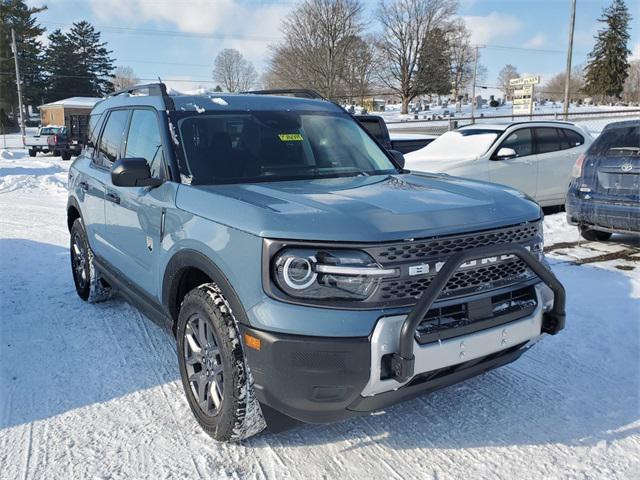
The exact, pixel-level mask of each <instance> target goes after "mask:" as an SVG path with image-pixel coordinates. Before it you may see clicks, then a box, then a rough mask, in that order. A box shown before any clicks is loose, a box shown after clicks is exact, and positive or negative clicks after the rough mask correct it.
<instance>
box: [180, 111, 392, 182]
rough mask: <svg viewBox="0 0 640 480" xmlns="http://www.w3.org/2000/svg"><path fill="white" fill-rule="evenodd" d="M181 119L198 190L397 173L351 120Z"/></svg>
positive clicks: (308, 116)
mask: <svg viewBox="0 0 640 480" xmlns="http://www.w3.org/2000/svg"><path fill="white" fill-rule="evenodd" d="M178 118H179V119H178V121H177V123H178V130H179V132H180V140H181V142H180V143H181V146H182V149H183V154H184V157H185V159H186V163H187V167H188V170H189V172H190V175H191V183H192V184H193V185H212V184H221V183H241V182H243V183H244V182H264V181H278V180H297V179H311V178H327V177H340V176H357V175H378V174H388V173H396V172H397V170H396V168H395V166H394V165H393V163H392V162H391V161H390V160H389V158H388V157H387V156H386V154H385V153H384V152H383V151H382V150H381V149H380V147H378V145H377V144H376V143H375V142H374V141H373V140H371V138H370V137H369V136H368V135H367V134H366V133H365V132H364V131H363V130H362V128H361V127H360V126H359V125H358V124H357V123H356V121H355V120H353V119H352V118H351V117H348V116H346V115H340V114H337V115H332V114H326V113H310V112H298V113H297V112H284V111H275V112H251V113H237V114H232V113H225V114H210V115H209V114H199V115H190V116H187V117H183V116H182V115H178Z"/></svg>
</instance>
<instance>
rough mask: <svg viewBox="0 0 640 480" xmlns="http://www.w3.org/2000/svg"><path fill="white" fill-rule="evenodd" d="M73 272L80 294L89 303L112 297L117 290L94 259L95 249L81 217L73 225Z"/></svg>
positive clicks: (71, 251)
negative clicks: (99, 269)
mask: <svg viewBox="0 0 640 480" xmlns="http://www.w3.org/2000/svg"><path fill="white" fill-rule="evenodd" d="M69 248H70V254H71V272H72V274H73V283H74V284H75V286H76V292H77V293H78V296H79V297H80V298H82V299H83V300H85V301H87V302H89V303H97V302H103V301H105V300H108V299H110V298H111V297H112V296H113V295H114V293H115V290H114V289H113V288H112V287H111V286H110V285H109V284H108V283H107V282H106V281H105V280H104V279H103V278H102V276H101V275H100V273H99V272H98V270H96V268H95V265H94V261H93V251H92V250H91V247H90V246H89V242H88V240H87V233H86V231H85V229H84V224H83V223H82V219H81V218H76V220H75V221H74V222H73V226H72V227H71V243H70V247H69Z"/></svg>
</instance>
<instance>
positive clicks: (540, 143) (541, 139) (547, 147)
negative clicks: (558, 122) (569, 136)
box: [534, 127, 564, 153]
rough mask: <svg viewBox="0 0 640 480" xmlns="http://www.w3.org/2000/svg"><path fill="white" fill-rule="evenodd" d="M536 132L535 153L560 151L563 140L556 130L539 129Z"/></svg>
mask: <svg viewBox="0 0 640 480" xmlns="http://www.w3.org/2000/svg"><path fill="white" fill-rule="evenodd" d="M534 130H535V132H536V153H550V152H557V151H558V150H562V147H563V143H564V138H561V137H560V135H559V133H560V132H559V131H558V129H557V128H548V127H539V128H535V129H534Z"/></svg>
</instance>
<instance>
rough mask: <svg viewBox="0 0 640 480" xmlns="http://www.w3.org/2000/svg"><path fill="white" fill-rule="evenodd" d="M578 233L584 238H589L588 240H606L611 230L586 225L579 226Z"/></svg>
mask: <svg viewBox="0 0 640 480" xmlns="http://www.w3.org/2000/svg"><path fill="white" fill-rule="evenodd" d="M580 235H582V238H584V239H585V240H589V241H590V242H606V241H607V240H609V239H610V238H611V235H612V234H611V232H601V231H599V230H593V229H591V228H588V227H584V226H581V227H580Z"/></svg>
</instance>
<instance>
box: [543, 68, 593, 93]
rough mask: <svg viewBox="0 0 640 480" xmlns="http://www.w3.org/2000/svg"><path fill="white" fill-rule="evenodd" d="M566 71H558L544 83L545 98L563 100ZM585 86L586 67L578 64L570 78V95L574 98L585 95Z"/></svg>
mask: <svg viewBox="0 0 640 480" xmlns="http://www.w3.org/2000/svg"><path fill="white" fill-rule="evenodd" d="M565 78H566V74H565V72H561V73H558V74H557V75H554V76H553V77H551V78H550V79H549V81H548V82H546V83H545V84H544V87H543V88H542V91H541V92H540V93H541V94H542V97H543V98H548V99H549V100H555V101H562V100H563V99H564V84H565ZM583 88H584V67H583V66H581V65H580V66H576V67H574V68H573V69H572V70H571V77H570V78H569V97H570V98H572V99H576V98H580V97H584V96H585V95H584V93H582V89H583Z"/></svg>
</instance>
